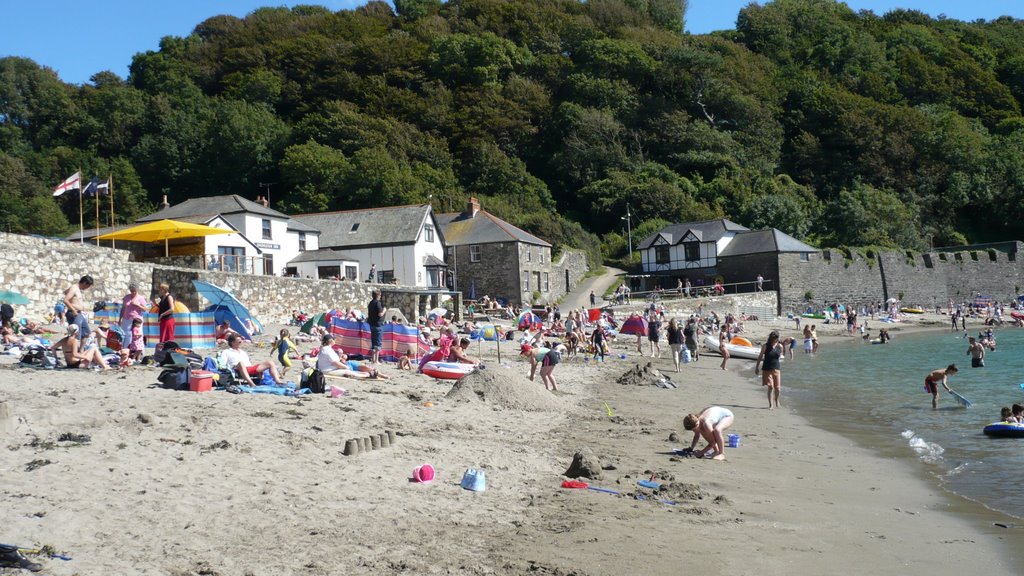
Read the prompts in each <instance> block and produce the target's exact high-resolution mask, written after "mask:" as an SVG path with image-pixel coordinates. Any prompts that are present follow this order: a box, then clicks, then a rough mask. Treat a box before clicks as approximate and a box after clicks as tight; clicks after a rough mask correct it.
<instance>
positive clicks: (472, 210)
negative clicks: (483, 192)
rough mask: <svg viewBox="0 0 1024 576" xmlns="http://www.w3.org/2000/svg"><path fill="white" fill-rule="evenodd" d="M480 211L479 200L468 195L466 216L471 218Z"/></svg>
mask: <svg viewBox="0 0 1024 576" xmlns="http://www.w3.org/2000/svg"><path fill="white" fill-rule="evenodd" d="M479 211H480V201H479V200H477V199H476V198H473V197H472V196H470V198H469V202H467V203H466V216H467V217H469V218H473V217H475V216H476V213H477V212H479Z"/></svg>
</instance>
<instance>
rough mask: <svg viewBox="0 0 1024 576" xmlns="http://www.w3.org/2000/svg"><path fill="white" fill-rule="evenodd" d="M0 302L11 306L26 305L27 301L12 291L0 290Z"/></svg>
mask: <svg viewBox="0 0 1024 576" xmlns="http://www.w3.org/2000/svg"><path fill="white" fill-rule="evenodd" d="M0 302H6V303H8V304H11V305H15V306H17V305H24V304H28V303H29V300H28V298H26V297H25V296H23V295H21V294H19V293H17V292H15V291H14V290H0Z"/></svg>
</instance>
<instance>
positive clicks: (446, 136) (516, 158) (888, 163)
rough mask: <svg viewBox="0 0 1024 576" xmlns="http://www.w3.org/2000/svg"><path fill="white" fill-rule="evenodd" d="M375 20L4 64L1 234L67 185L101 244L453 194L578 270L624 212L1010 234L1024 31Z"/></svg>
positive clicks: (774, 21)
mask: <svg viewBox="0 0 1024 576" xmlns="http://www.w3.org/2000/svg"><path fill="white" fill-rule="evenodd" d="M394 5H395V9H394V10H392V8H391V7H390V6H388V5H387V4H385V3H382V2H370V3H369V4H367V5H366V6H364V7H363V8H360V9H357V10H346V11H340V12H331V11H329V10H327V9H324V8H320V7H314V6H303V7H297V8H294V9H287V8H265V9H261V10H257V11H256V12H254V13H252V14H250V15H249V16H247V17H246V18H244V19H239V18H235V17H229V16H218V17H214V18H210V19H209V20H206V21H205V22H201V23H198V25H197V26H196V28H195V30H194V31H193V33H192V34H191V35H189V36H188V37H187V38H178V37H166V38H164V39H163V40H162V41H161V44H160V49H159V50H158V51H155V52H147V53H144V54H138V55H136V56H135V58H134V60H133V62H132V65H131V69H130V70H131V72H130V74H129V77H128V78H127V79H121V78H119V77H118V76H116V75H115V74H113V73H110V72H98V73H97V74H96V75H95V76H93V78H92V82H91V83H89V84H86V85H84V86H76V85H69V84H65V83H63V82H61V81H60V80H59V78H58V77H57V76H56V74H55V73H54V72H53V71H52V70H50V69H48V68H42V67H40V66H39V65H38V64H36V63H35V62H32V61H31V60H27V59H23V58H17V57H9V58H4V59H0V227H2V228H3V229H4V230H9V231H15V232H34V233H42V234H64V233H67V232H69V231H70V230H71V229H72V228H73V226H72V225H69V221H71V222H76V221H77V218H78V214H77V212H78V206H77V198H75V197H73V196H70V195H69V196H65V197H62V198H58V199H54V198H53V197H52V196H51V192H52V189H53V186H55V185H56V184H57V183H59V182H60V181H61V180H63V179H64V178H65V177H67V176H68V175H69V174H71V173H73V172H74V171H75V170H77V169H79V168H81V169H82V170H83V173H84V175H85V176H86V177H87V178H88V177H91V176H92V175H93V174H96V175H100V176H105V175H106V174H108V173H111V174H113V176H114V182H115V188H116V190H117V193H118V219H119V220H120V221H122V222H124V221H132V220H133V219H134V218H135V217H136V216H139V215H141V214H143V213H146V212H148V211H150V210H152V209H153V207H154V205H155V203H156V202H157V201H159V199H160V197H161V196H162V195H164V194H166V195H167V196H168V197H169V198H170V200H171V202H172V203H177V202H181V201H183V200H185V199H187V198H190V197H195V196H209V195H220V194H231V193H237V194H241V195H244V196H246V197H249V198H255V196H256V195H257V194H258V193H260V191H261V190H260V188H259V187H258V184H259V183H260V182H275V183H276V184H274V185H273V186H272V188H271V197H272V201H273V204H272V205H273V207H274V208H277V209H279V210H282V211H285V212H296V211H302V212H310V211H319V210H338V209H348V208H362V207H368V206H380V205H391V204H404V203H412V202H426V201H429V202H431V203H433V205H434V207H435V209H437V210H440V211H449V210H450V209H455V210H459V209H461V207H462V206H463V204H464V202H465V199H466V198H467V197H468V196H469V195H475V196H477V197H479V198H480V199H481V201H482V204H483V206H484V208H485V209H487V210H489V211H491V212H493V213H495V214H497V215H499V216H501V217H502V218H505V219H507V220H509V221H511V222H513V223H514V224H516V225H519V226H521V227H523V228H524V229H526V230H528V231H530V232H533V233H535V234H537V235H540V236H542V237H544V238H547V239H550V240H552V241H553V242H554V243H556V244H558V245H569V246H576V247H584V248H590V249H591V250H592V251H594V252H593V255H594V256H595V258H596V249H597V248H598V245H599V243H600V244H601V245H602V246H603V248H604V252H605V256H606V257H609V256H610V257H618V256H621V255H622V254H623V253H624V252H625V241H624V238H623V235H624V234H623V232H624V230H625V222H624V221H623V220H622V218H621V216H622V215H624V214H625V211H626V206H627V204H628V205H629V206H630V209H631V212H632V214H633V227H634V234H633V237H634V241H637V240H638V239H639V238H640V237H642V236H643V235H644V234H645V233H646V232H650V231H653V230H654V229H656V228H657V227H659V226H660V224H661V223H663V222H665V221H685V220H695V219H705V218H717V217H728V218H730V219H732V220H734V221H736V222H739V223H741V224H744V225H747V226H750V227H772V226H773V227H776V228H779V229H781V230H783V231H785V232H787V233H789V234H792V235H793V236H796V237H797V238H800V239H804V240H806V241H809V242H811V243H813V244H820V245H838V244H855V245H864V244H877V245H891V246H903V247H908V248H927V247H928V246H929V245H930V244H933V245H936V246H939V245H950V244H960V243H965V242H976V241H986V240H994V239H1009V238H1024V224H1022V211H1024V202H1022V199H1024V198H1022V196H1024V118H1022V117H1021V107H1022V102H1024V21H1021V20H1015V19H1011V18H1003V19H999V20H996V21H993V22H983V21H979V22H973V23H965V22H960V21H955V20H947V19H938V20H937V19H932V18H929V17H927V16H925V15H923V14H921V13H919V12H914V11H895V12H891V13H889V14H885V15H875V14H872V13H855V12H853V11H851V10H850V9H849V8H848V7H847V6H846V5H845V4H842V3H837V2H834V1H832V0H775V1H774V2H771V3H770V4H767V5H766V6H763V7H762V6H757V5H753V4H752V5H751V6H748V7H747V8H745V9H743V10H742V11H741V12H740V13H739V15H738V18H737V27H736V30H734V31H726V32H720V33H715V34H712V35H706V36H692V35H688V34H685V33H682V32H680V30H682V29H683V22H684V17H685V6H686V2H685V1H683V2H679V1H678V0H590V1H588V2H580V1H578V0H449V1H448V2H446V3H444V4H442V3H441V2H440V1H439V0H395V2H394ZM87 202H91V201H88V200H87ZM90 207H91V203H90V204H87V208H86V214H87V216H86V222H87V226H89V224H88V222H91V219H90V215H91V214H92V212H91V208H90ZM76 223H77V222H76ZM74 227H77V226H74ZM598 236H600V240H598Z"/></svg>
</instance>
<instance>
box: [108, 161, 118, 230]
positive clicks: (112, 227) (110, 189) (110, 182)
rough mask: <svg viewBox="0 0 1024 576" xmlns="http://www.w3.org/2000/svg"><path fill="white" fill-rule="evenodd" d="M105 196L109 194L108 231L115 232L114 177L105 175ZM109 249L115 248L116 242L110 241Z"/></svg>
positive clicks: (109, 174)
mask: <svg viewBox="0 0 1024 576" xmlns="http://www.w3.org/2000/svg"><path fill="white" fill-rule="evenodd" d="M107 194H110V231H111V232H112V233H113V232H117V228H116V227H115V224H114V175H113V174H111V173H109V172H108V173H107ZM110 247H111V248H117V240H111V241H110Z"/></svg>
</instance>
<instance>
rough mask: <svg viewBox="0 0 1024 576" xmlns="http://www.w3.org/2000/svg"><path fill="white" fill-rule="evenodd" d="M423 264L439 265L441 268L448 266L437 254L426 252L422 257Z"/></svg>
mask: <svg viewBox="0 0 1024 576" xmlns="http://www.w3.org/2000/svg"><path fill="white" fill-rule="evenodd" d="M423 265H424V266H441V267H443V268H447V267H448V265H447V264H445V263H444V260H441V259H440V258H438V257H437V256H434V255H433V254H427V257H426V258H424V259H423Z"/></svg>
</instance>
